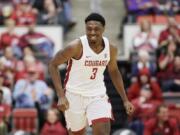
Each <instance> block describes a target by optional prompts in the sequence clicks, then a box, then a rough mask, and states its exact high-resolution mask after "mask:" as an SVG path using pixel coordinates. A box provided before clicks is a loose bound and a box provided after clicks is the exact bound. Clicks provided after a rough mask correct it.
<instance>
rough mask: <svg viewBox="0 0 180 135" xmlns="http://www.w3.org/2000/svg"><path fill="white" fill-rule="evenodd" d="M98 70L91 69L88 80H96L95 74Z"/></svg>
mask: <svg viewBox="0 0 180 135" xmlns="http://www.w3.org/2000/svg"><path fill="white" fill-rule="evenodd" d="M97 71H98V68H93V69H92V75H91V77H90V79H92V80H93V79H95V78H96V74H97Z"/></svg>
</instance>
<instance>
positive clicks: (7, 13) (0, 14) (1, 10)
mask: <svg viewBox="0 0 180 135" xmlns="http://www.w3.org/2000/svg"><path fill="white" fill-rule="evenodd" d="M12 12H13V5H12V3H11V4H10V3H8V4H7V3H6V4H2V2H0V25H4V24H5V22H6V20H8V19H9V18H10V17H11V15H12Z"/></svg>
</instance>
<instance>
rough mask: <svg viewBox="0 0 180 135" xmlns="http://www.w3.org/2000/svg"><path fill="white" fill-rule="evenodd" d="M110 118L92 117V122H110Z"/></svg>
mask: <svg viewBox="0 0 180 135" xmlns="http://www.w3.org/2000/svg"><path fill="white" fill-rule="evenodd" d="M110 120H111V118H98V119H94V120H92V124H95V123H97V122H110Z"/></svg>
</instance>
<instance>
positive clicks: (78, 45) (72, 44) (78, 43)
mask: <svg viewBox="0 0 180 135" xmlns="http://www.w3.org/2000/svg"><path fill="white" fill-rule="evenodd" d="M66 48H68V49H73V50H80V49H81V48H82V44H81V41H80V39H75V40H73V41H71V42H69V43H68V44H67V46H66V47H65V49H66Z"/></svg>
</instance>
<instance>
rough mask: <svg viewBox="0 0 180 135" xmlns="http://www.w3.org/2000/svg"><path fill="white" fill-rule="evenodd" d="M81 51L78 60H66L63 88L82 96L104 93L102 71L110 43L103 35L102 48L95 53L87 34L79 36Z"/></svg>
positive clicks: (108, 57) (106, 62)
mask: <svg viewBox="0 0 180 135" xmlns="http://www.w3.org/2000/svg"><path fill="white" fill-rule="evenodd" d="M80 40H81V43H82V47H83V52H82V56H81V58H80V59H79V60H76V59H73V58H72V59H71V60H70V61H68V66H67V73H66V79H65V88H66V90H67V91H69V92H73V93H77V94H81V95H83V96H98V95H104V94H105V93H106V87H105V84H104V71H105V69H106V66H107V65H108V62H109V60H110V45H109V41H108V39H107V38H105V37H103V40H104V45H105V47H104V49H103V50H102V51H101V52H100V53H98V54H97V53H95V52H94V51H93V50H92V49H91V48H90V46H89V43H88V40H87V36H86V35H84V36H82V37H80Z"/></svg>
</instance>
